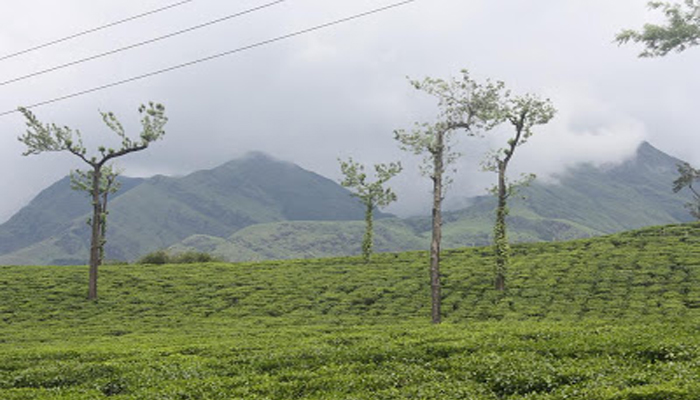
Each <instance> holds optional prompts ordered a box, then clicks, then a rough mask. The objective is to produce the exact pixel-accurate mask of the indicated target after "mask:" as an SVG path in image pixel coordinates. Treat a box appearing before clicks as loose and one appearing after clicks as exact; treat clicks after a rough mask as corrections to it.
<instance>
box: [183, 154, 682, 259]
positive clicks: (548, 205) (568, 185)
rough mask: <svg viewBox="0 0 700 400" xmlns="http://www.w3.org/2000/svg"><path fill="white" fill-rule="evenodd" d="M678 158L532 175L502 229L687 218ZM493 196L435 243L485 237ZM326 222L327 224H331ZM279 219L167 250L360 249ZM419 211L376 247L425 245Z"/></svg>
mask: <svg viewBox="0 0 700 400" xmlns="http://www.w3.org/2000/svg"><path fill="white" fill-rule="evenodd" d="M679 162H680V160H678V159H676V158H673V157H671V156H668V155H667V154H664V153H663V152H661V151H659V150H657V149H655V148H654V147H653V146H651V145H650V144H649V143H642V144H641V145H640V147H639V149H638V150H637V154H636V156H635V157H633V158H632V159H630V160H627V161H625V162H623V163H621V164H619V165H616V166H610V167H594V166H592V165H579V166H577V167H575V168H573V169H571V170H569V171H567V172H566V173H565V174H563V175H562V176H560V177H559V179H558V182H556V183H535V184H533V185H532V186H530V187H528V188H525V189H523V190H522V193H521V194H522V197H524V198H520V196H515V197H513V198H512V199H511V207H510V208H511V215H510V216H509V217H508V222H509V236H510V238H511V240H512V241H514V242H537V241H562V240H570V239H576V238H586V237H591V236H600V235H604V234H608V233H614V232H620V231H624V230H629V229H636V228H640V227H643V226H651V225H659V224H669V223H678V222H686V221H690V215H688V213H687V212H686V211H685V209H684V208H683V205H684V203H685V202H686V201H688V199H689V196H688V195H687V194H682V193H681V194H674V193H673V192H672V191H671V183H672V182H673V180H674V179H675V178H676V165H677V164H678V163H679ZM494 209H495V200H494V199H493V198H492V197H486V196H484V197H478V198H476V199H474V201H473V203H472V205H471V206H470V207H468V208H466V209H463V210H459V211H453V212H447V213H445V215H444V224H443V247H444V248H458V247H463V246H480V245H488V244H490V243H491V232H492V229H493V228H492V227H493V213H494ZM331 225H332V228H331ZM331 225H329V224H313V223H307V222H285V223H284V224H280V225H275V224H268V225H261V226H252V227H249V228H247V229H244V230H241V231H238V232H236V233H235V234H234V235H233V236H232V237H228V236H221V237H218V238H212V239H211V240H213V241H214V242H216V245H213V244H212V243H210V241H206V240H201V238H198V239H197V240H189V241H185V242H181V243H179V244H177V245H175V246H173V247H172V248H171V250H172V251H174V252H180V251H185V250H197V251H204V252H211V253H214V254H216V255H218V256H220V257H223V258H225V259H227V260H231V261H243V260H258V259H289V258H300V257H304V258H313V257H319V256H341V255H357V254H360V249H359V243H360V242H361V227H360V224H358V223H355V222H352V223H350V222H343V223H334V224H331ZM430 229H431V222H430V218H427V217H416V218H409V219H406V220H404V221H402V222H398V221H391V222H389V221H383V222H380V223H379V224H378V232H379V234H378V238H377V243H378V245H377V250H378V251H401V250H406V249H425V248H427V245H428V243H429V238H430V235H431V231H430Z"/></svg>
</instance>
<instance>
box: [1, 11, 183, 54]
mask: <svg viewBox="0 0 700 400" xmlns="http://www.w3.org/2000/svg"><path fill="white" fill-rule="evenodd" d="M193 1H196V0H183V1H179V2H177V3H173V4H170V5H167V6H164V7H160V8H157V9H155V10H151V11H147V12H145V13H141V14H137V15H134V16H131V17H128V18H124V19H121V20H118V21H114V22H111V23H108V24H105V25H101V26H98V27H95V28H91V29H87V30H85V31H82V32H78V33H75V34H72V35H69V36H65V37H62V38H60V39H56V40H52V41H50V42H47V43H44V44H40V45H38V46H34V47H30V48H28V49H24V50H21V51H18V52H15V53H11V54H7V55H4V56H1V57H0V61H4V60H7V59H10V58H14V57H17V56H20V55H22V54H27V53H31V52H33V51H36V50H39V49H43V48H45V47H49V46H53V45H56V44H59V43H63V42H67V41H69V40H73V39H75V38H79V37H81V36H85V35H89V34H91V33H95V32H98V31H101V30H104V29H107V28H111V27H113V26H117V25H121V24H123V23H126V22H130V21H133V20H136V19H139V18H143V17H146V16H149V15H153V14H157V13H159V12H163V11H166V10H170V9H172V8H175V7H179V6H182V5H185V4H187V3H191V2H193Z"/></svg>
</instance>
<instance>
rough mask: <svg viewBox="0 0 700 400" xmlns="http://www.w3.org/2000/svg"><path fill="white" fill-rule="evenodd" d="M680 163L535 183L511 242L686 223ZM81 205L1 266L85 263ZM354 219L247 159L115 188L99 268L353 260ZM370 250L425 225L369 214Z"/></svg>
mask: <svg viewBox="0 0 700 400" xmlns="http://www.w3.org/2000/svg"><path fill="white" fill-rule="evenodd" d="M679 162H681V160H678V159H676V158H674V157H671V156H669V155H667V154H665V153H663V152H661V151H660V150H658V149H656V148H654V147H653V146H652V145H651V144H649V143H647V142H644V143H642V144H641V145H640V146H639V148H638V149H637V152H636V155H635V156H634V157H632V158H631V159H629V160H627V161H624V162H622V163H621V164H619V165H615V166H610V167H605V168H598V167H595V166H593V165H590V164H582V165H578V166H576V167H574V168H572V169H570V170H569V171H567V172H566V173H564V174H562V176H561V177H560V179H559V182H558V183H557V184H546V183H539V182H536V183H535V184H533V185H532V186H530V187H528V188H526V189H524V190H523V192H522V193H523V195H524V197H525V199H524V200H521V199H513V201H512V202H511V215H510V216H509V223H510V225H509V227H510V237H511V239H512V240H513V241H520V242H528V241H529V242H534V241H561V240H568V239H575V238H584V237H591V236H599V235H603V234H608V233H614V232H620V231H625V230H630V229H636V228H641V227H645V226H652V225H665V224H673V223H679V222H687V221H690V220H691V218H690V216H689V215H688V214H687V212H686V210H685V209H684V207H683V204H684V203H685V202H686V201H687V200H688V198H689V196H687V195H684V194H674V193H673V192H672V190H671V187H672V182H673V180H674V179H675V178H676V164H677V163H679ZM88 206H89V204H88V201H87V199H86V198H85V197H84V195H82V194H80V193H76V192H73V191H71V190H70V187H69V185H68V182H67V180H66V179H64V180H62V181H59V182H57V183H55V184H54V185H51V186H50V187H49V188H47V189H46V190H44V191H43V192H42V193H40V194H39V195H38V196H37V197H36V198H35V199H34V200H32V202H31V203H30V204H29V205H28V206H27V207H25V208H24V209H22V210H21V211H20V212H19V213H17V214H16V215H15V216H13V217H12V218H11V219H10V220H9V221H8V222H6V223H5V224H2V225H0V265H12V264H17V265H26V264H39V265H45V264H48V265H54V264H56V265H65V264H83V263H85V261H86V259H87V245H88V237H87V235H88V229H86V227H85V220H86V218H87V216H88V211H89V210H88V208H89V207H88ZM493 209H494V201H493V199H492V198H491V197H488V196H482V197H478V198H475V199H474V200H473V201H472V202H471V206H470V207H468V208H465V209H462V210H458V211H453V212H449V213H446V214H445V218H444V247H445V248H456V247H464V246H473V245H486V244H489V243H490V237H491V230H492V218H493ZM363 217H364V213H363V209H362V206H361V205H360V203H359V202H358V201H357V200H356V199H354V198H352V197H351V195H350V193H349V192H348V191H347V190H346V189H344V188H343V187H341V186H340V185H338V184H337V183H336V182H333V181H331V180H329V179H327V178H324V177H323V176H321V175H318V174H316V173H314V172H311V171H307V170H304V169H303V168H301V167H299V166H297V165H295V164H293V163H290V162H286V161H280V160H276V159H274V158H272V157H270V156H268V155H266V154H264V153H259V152H253V153H249V154H247V155H246V156H244V157H242V158H239V159H237V160H233V161H230V162H227V163H225V164H223V165H221V166H219V167H216V168H213V169H210V170H204V171H197V172H194V173H192V174H189V175H187V176H184V177H178V178H174V177H165V176H157V177H153V178H150V179H131V178H125V179H124V188H123V189H122V190H121V191H120V192H119V193H118V195H117V196H115V198H114V199H113V200H112V201H111V207H110V217H109V232H108V244H107V248H106V251H107V258H108V259H118V260H135V259H137V258H138V257H140V256H142V255H144V254H146V253H148V252H151V251H154V250H158V249H165V248H172V250H174V251H185V250H198V251H205V252H209V253H214V254H216V255H220V256H222V257H224V258H225V259H227V260H231V261H242V260H264V259H284V258H314V257H326V256H341V255H353V254H358V253H359V252H360V247H359V243H360V241H361V235H362V223H361V221H362V219H363ZM379 217H381V218H383V219H382V220H381V221H378V222H377V250H378V251H403V250H411V249H416V250H418V249H424V248H426V246H427V243H428V238H429V235H430V219H429V217H417V218H409V219H405V220H400V219H396V218H387V217H389V216H388V215H386V214H381V213H380V214H379Z"/></svg>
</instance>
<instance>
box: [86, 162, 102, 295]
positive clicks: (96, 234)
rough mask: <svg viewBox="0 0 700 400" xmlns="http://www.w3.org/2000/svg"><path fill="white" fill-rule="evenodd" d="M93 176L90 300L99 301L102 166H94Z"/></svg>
mask: <svg viewBox="0 0 700 400" xmlns="http://www.w3.org/2000/svg"><path fill="white" fill-rule="evenodd" d="M93 168H94V169H93V174H92V221H91V222H92V236H91V239H90V276H89V282H88V300H97V268H98V266H99V265H100V239H101V237H102V229H101V222H102V204H101V199H100V173H101V171H100V169H101V168H100V166H99V165H94V166H93Z"/></svg>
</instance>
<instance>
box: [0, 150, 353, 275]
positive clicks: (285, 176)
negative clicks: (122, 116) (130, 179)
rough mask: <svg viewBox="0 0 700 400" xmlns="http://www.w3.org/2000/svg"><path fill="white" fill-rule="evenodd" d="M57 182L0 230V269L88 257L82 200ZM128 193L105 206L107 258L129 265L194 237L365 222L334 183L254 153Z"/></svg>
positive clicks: (135, 187) (143, 183) (140, 185)
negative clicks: (0, 244)
mask: <svg viewBox="0 0 700 400" xmlns="http://www.w3.org/2000/svg"><path fill="white" fill-rule="evenodd" d="M60 184H61V183H60V182H59V183H57V184H55V185H53V186H52V187H51V188H50V189H47V192H45V193H42V194H41V195H40V196H39V197H37V199H35V200H34V201H33V202H32V203H31V204H30V205H29V206H28V207H26V208H25V209H24V210H22V211H21V212H20V214H18V216H17V217H16V218H13V219H12V220H10V221H9V222H8V223H7V224H4V225H2V226H0V237H3V238H5V237H6V238H11V240H8V243H9V242H11V244H13V245H12V246H10V245H7V246H6V247H5V248H6V250H5V251H2V252H0V254H1V255H0V264H65V263H69V264H70V263H73V264H74V263H79V262H80V261H81V260H83V261H82V262H84V260H86V259H87V253H88V252H87V245H88V243H87V241H88V234H89V232H88V229H86V228H85V222H84V221H85V220H86V218H87V216H88V215H87V213H86V208H87V207H85V206H87V205H88V202H87V201H86V200H85V199H84V198H81V197H80V196H79V195H78V196H76V194H75V193H72V192H71V191H70V188H69V187H68V186H67V185H66V186H59V185H60ZM128 189H129V190H124V191H121V192H120V193H119V195H118V196H116V197H115V198H114V199H113V200H112V201H110V215H109V221H108V243H107V247H106V254H107V258H108V259H109V258H111V259H126V260H133V259H136V258H138V257H139V256H141V255H143V254H145V253H148V252H150V251H154V250H157V249H160V248H164V247H167V246H170V245H172V244H174V243H177V242H179V241H181V240H184V239H186V238H188V237H190V236H192V235H210V236H224V237H226V236H229V235H231V234H232V233H233V232H235V231H237V230H239V229H241V228H244V227H247V226H250V225H254V224H260V223H269V222H275V221H286V220H325V221H337V220H358V219H362V218H363V208H362V206H361V204H360V203H359V202H358V201H357V200H356V199H354V198H352V197H351V196H350V193H349V192H348V191H347V190H346V189H344V188H342V187H341V186H340V185H338V184H337V183H335V182H333V181H331V180H329V179H326V178H324V177H322V176H320V175H318V174H315V173H313V172H310V171H306V170H304V169H302V168H300V167H298V166H296V165H294V164H291V163H287V162H282V161H277V160H274V159H272V158H270V157H268V156H265V155H263V154H260V153H252V154H249V155H248V156H246V157H243V158H242V159H239V160H234V161H231V162H229V163H226V164H224V165H222V166H220V167H217V168H214V169H212V170H207V171H198V172H195V173H193V174H190V175H188V176H185V177H182V178H170V177H163V176H157V177H154V178H150V179H145V180H139V181H134V184H133V185H132V187H129V188H128ZM52 198H56V199H58V200H59V201H58V202H57V205H58V206H60V207H58V208H53V204H51V203H50V199H52ZM47 202H48V203H47ZM71 205H75V207H76V208H72V206H71ZM64 210H69V212H65V213H64ZM20 217H21V218H20ZM37 231H40V232H42V234H41V235H40V236H37V235H36V234H35V232H37Z"/></svg>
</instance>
